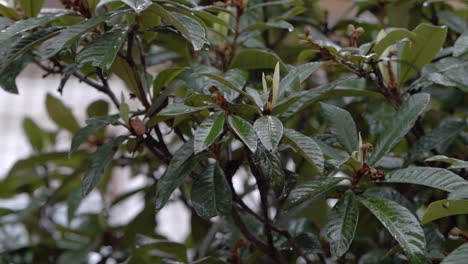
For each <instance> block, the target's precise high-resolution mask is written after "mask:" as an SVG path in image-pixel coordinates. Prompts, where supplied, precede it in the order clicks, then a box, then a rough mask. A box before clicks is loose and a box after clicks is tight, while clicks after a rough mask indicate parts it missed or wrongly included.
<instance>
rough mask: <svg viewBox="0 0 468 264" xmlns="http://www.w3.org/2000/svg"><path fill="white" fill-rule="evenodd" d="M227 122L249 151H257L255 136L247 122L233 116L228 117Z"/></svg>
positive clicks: (253, 130)
mask: <svg viewBox="0 0 468 264" xmlns="http://www.w3.org/2000/svg"><path fill="white" fill-rule="evenodd" d="M228 122H229V125H230V126H231V128H232V129H233V130H234V132H235V133H236V135H237V136H238V137H239V138H240V140H242V142H244V144H245V145H246V146H247V147H248V148H249V149H250V151H252V152H255V150H257V135H256V134H255V129H254V127H253V126H252V125H251V124H250V123H249V122H248V121H246V120H244V119H242V118H240V117H238V116H233V115H230V116H229V117H228Z"/></svg>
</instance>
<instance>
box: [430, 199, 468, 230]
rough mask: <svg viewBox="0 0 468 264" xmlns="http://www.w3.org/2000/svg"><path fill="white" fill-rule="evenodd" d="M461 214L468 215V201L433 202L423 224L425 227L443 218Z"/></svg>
mask: <svg viewBox="0 0 468 264" xmlns="http://www.w3.org/2000/svg"><path fill="white" fill-rule="evenodd" d="M461 214H468V200H461V201H448V200H439V201H435V202H432V203H431V204H430V205H429V206H428V207H427V209H426V211H425V212H424V215H423V218H422V220H421V224H423V225H425V224H427V223H430V222H432V221H434V220H437V219H440V218H443V217H447V216H451V215H461Z"/></svg>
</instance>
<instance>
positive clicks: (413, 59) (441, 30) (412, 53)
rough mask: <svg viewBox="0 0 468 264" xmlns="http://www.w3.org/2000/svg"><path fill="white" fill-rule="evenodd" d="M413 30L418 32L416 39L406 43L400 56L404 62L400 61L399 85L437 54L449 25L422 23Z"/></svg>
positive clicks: (401, 85) (402, 84)
mask: <svg viewBox="0 0 468 264" xmlns="http://www.w3.org/2000/svg"><path fill="white" fill-rule="evenodd" d="M412 32H413V33H415V34H416V38H415V41H413V42H411V43H405V45H404V46H403V50H402V53H401V56H400V59H401V60H402V61H403V63H400V72H399V83H398V85H399V87H403V86H404V84H405V81H406V80H408V79H409V78H411V77H412V76H413V75H415V74H416V73H417V72H418V71H419V70H420V69H421V68H422V67H423V66H424V65H426V64H427V63H429V62H431V60H432V59H433V58H434V57H435V55H437V53H438V52H439V51H440V49H441V48H442V46H443V44H444V42H445V37H446V35H447V27H445V26H443V27H437V26H433V25H430V24H420V25H419V26H417V27H416V29H414V30H413V31H412ZM428 43H430V45H428Z"/></svg>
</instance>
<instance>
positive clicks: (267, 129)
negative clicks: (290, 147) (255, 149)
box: [254, 115, 283, 151]
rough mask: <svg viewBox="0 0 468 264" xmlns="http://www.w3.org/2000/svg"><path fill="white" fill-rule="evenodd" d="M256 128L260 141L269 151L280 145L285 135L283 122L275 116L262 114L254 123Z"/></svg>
mask: <svg viewBox="0 0 468 264" xmlns="http://www.w3.org/2000/svg"><path fill="white" fill-rule="evenodd" d="M254 129H255V132H256V133H257V136H258V138H259V139H260V142H262V144H263V146H265V148H266V149H267V150H269V151H273V150H275V149H276V147H277V146H278V144H279V142H280V140H281V137H282V136H283V123H281V121H280V120H279V119H278V118H276V117H274V116H269V115H268V116H262V117H260V118H259V119H257V120H256V121H255V123H254Z"/></svg>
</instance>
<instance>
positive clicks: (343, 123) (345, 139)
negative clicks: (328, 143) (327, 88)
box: [320, 103, 359, 154]
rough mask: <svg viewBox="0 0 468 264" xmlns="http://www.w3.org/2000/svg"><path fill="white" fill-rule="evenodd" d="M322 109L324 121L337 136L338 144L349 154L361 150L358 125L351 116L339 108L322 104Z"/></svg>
mask: <svg viewBox="0 0 468 264" xmlns="http://www.w3.org/2000/svg"><path fill="white" fill-rule="evenodd" d="M320 108H321V111H322V115H323V117H324V119H325V120H326V121H327V122H329V123H330V125H331V131H332V133H333V134H334V135H335V136H336V139H337V140H338V142H339V143H340V144H341V145H342V146H343V147H344V149H345V150H346V151H347V152H348V153H349V154H351V153H353V151H357V150H358V149H359V142H358V136H357V129H356V124H355V123H354V120H353V117H352V116H351V114H350V113H349V112H348V111H346V110H344V109H341V108H339V107H336V106H334V105H329V104H325V103H320Z"/></svg>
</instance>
